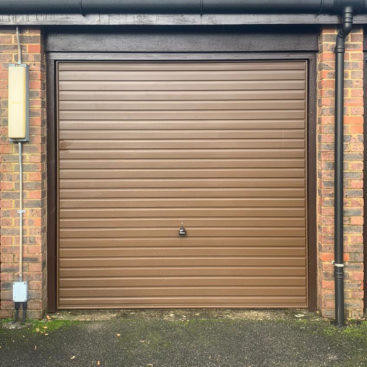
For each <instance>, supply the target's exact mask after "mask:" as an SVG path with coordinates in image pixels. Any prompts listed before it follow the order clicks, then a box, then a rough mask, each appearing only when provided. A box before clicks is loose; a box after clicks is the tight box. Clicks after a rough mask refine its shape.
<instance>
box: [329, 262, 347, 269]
mask: <svg viewBox="0 0 367 367" xmlns="http://www.w3.org/2000/svg"><path fill="white" fill-rule="evenodd" d="M331 263H332V264H333V265H334V266H335V267H336V268H344V266H345V265H344V264H338V263H336V262H335V261H334V260H333V261H332V262H331Z"/></svg>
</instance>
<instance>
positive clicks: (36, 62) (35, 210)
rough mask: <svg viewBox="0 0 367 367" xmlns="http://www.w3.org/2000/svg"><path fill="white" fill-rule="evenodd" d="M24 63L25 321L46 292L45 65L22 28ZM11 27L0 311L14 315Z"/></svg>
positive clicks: (4, 42)
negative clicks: (26, 114) (27, 94)
mask: <svg viewBox="0 0 367 367" xmlns="http://www.w3.org/2000/svg"><path fill="white" fill-rule="evenodd" d="M20 41H21V45H22V47H21V48H22V61H23V62H24V63H27V64H28V65H29V67H30V81H29V87H30V142H29V143H26V144H25V145H24V155H23V162H24V176H23V177H24V207H25V214H24V221H25V225H24V261H25V264H24V279H25V280H27V281H29V298H30V301H29V303H28V307H29V316H30V317H39V316H41V313H42V310H43V309H44V306H45V296H46V292H44V291H43V290H45V289H46V271H45V261H46V257H45V254H46V245H45V244H46V240H45V236H46V209H45V203H46V145H45V143H46V142H45V137H46V118H45V113H46V111H45V69H44V66H45V62H44V56H43V53H42V42H41V32H40V29H39V28H27V29H25V28H20ZM17 60H18V58H17V45H16V36H15V27H8V28H0V179H1V187H0V189H1V191H0V198H1V206H0V220H1V222H0V223H1V230H0V235H1V247H0V250H1V273H0V280H1V294H0V299H1V306H0V317H9V316H11V315H12V310H13V307H14V305H13V302H12V301H11V299H12V291H11V283H12V281H13V280H16V279H17V276H18V259H19V254H18V248H19V247H18V245H19V229H18V224H19V220H18V214H17V209H18V208H19V200H18V198H19V191H18V188H19V184H18V182H19V175H18V168H19V167H18V154H17V152H18V147H17V145H16V144H13V143H9V142H8V139H7V115H8V113H7V68H8V64H9V63H16V62H17Z"/></svg>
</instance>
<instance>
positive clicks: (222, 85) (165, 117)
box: [58, 61, 308, 309]
mask: <svg viewBox="0 0 367 367" xmlns="http://www.w3.org/2000/svg"><path fill="white" fill-rule="evenodd" d="M306 69H307V65H306V63H305V62H304V61H291V62H279V61H261V62H165V63H160V62H143V63H140V62H111V63H102V62H88V63H86V62H71V63H68V62H63V63H60V64H59V75H58V80H59V85H58V108H59V109H58V117H59V128H58V134H59V143H58V155H59V162H58V166H59V171H58V179H59V180H58V189H59V233H58V237H59V238H58V242H59V244H58V246H59V247H58V251H59V261H58V272H59V275H58V284H59V288H58V305H59V307H60V308H66V309H68V308H69V309H72V308H121V307H143V308H146V307H305V306H307V294H308V285H307V256H306V254H307V245H306V234H307V223H306V191H307V187H306V182H307V175H306V121H307V119H306V118H307V116H306V111H307V103H306V71H307V70H306ZM182 223H183V224H184V225H185V228H186V230H187V237H185V238H180V237H179V236H178V229H179V227H180V225H181V224H182Z"/></svg>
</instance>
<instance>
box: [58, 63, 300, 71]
mask: <svg viewBox="0 0 367 367" xmlns="http://www.w3.org/2000/svg"><path fill="white" fill-rule="evenodd" d="M106 66H108V70H111V71H118V70H121V71H126V70H135V71H136V70H139V71H147V70H148V71H152V70H158V71H162V63H161V62H154V61H153V62H152V61H149V62H139V63H116V62H111V63H110V62H108V63H107V62H67V63H66V62H65V63H61V64H60V66H59V70H60V71H63V70H73V71H77V70H79V71H87V70H91V71H103V70H106ZM304 69H305V63H304V62H299V61H287V62H276V63H274V62H271V63H269V62H268V61H266V62H261V61H258V62H256V63H253V62H245V63H244V62H210V61H208V62H205V63H200V62H184V63H168V62H167V63H165V64H164V70H167V71H168V70H174V71H177V70H203V71H208V70H215V71H228V70H237V71H238V70H304Z"/></svg>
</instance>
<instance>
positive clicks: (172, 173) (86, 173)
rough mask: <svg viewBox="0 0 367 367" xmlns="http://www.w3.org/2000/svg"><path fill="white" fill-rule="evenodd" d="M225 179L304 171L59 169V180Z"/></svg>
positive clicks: (265, 169)
mask: <svg viewBox="0 0 367 367" xmlns="http://www.w3.org/2000/svg"><path fill="white" fill-rule="evenodd" d="M181 177H182V178H227V177H238V178H242V177H243V178H248V177H251V178H252V177H253V178H258V177H266V178H279V177H304V169H303V168H300V169H297V168H293V169H283V168H278V169H269V168H264V169H259V168H252V169H221V170H219V169H194V168H193V169H179V170H177V169H167V170H161V169H154V170H152V169H136V170H130V169H121V170H119V169H96V170H90V169H83V170H81V169H76V170H72V169H60V178H61V179H72V178H84V179H88V178H95V179H101V178H113V179H115V178H132V179H135V178H141V179H146V178H161V179H165V178H181Z"/></svg>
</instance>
